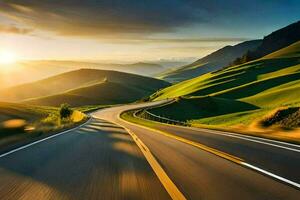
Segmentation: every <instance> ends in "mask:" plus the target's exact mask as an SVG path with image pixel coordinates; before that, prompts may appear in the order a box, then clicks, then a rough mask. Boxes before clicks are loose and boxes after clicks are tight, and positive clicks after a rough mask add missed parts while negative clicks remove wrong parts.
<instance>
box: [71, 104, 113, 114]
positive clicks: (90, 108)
mask: <svg viewBox="0 0 300 200" xmlns="http://www.w3.org/2000/svg"><path fill="white" fill-rule="evenodd" d="M112 106H114V105H86V106H80V107H75V108H73V109H74V110H78V111H80V112H83V113H90V112H93V111H96V110H99V109H104V108H110V107H112Z"/></svg>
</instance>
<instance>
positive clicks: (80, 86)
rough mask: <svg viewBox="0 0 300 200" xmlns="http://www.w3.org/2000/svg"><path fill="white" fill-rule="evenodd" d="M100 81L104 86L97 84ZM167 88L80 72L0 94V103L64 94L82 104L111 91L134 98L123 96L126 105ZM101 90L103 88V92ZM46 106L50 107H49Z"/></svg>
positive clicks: (110, 74)
mask: <svg viewBox="0 0 300 200" xmlns="http://www.w3.org/2000/svg"><path fill="white" fill-rule="evenodd" d="M103 81H106V82H107V83H106V84H99V83H101V82H103ZM108 83H111V84H108ZM168 85H169V84H168V83H167V82H165V81H161V80H157V79H153V78H149V77H144V76H139V75H134V74H128V73H122V72H117V71H108V70H95V69H81V70H76V71H72V72H67V73H64V74H60V75H57V76H54V77H50V78H47V79H43V80H41V81H37V82H33V83H29V84H24V85H20V86H16V87H12V88H8V89H5V90H2V91H0V99H1V100H2V101H24V100H28V99H32V98H40V97H46V96H47V98H46V99H48V97H49V96H52V95H60V94H61V93H66V92H67V93H66V94H65V97H66V98H67V96H74V95H76V96H77V97H78V99H79V100H80V101H81V102H83V103H84V100H85V99H87V100H88V99H90V98H93V97H92V96H94V95H96V96H97V95H100V96H99V97H101V98H104V97H105V94H110V93H112V91H114V90H115V91H118V92H121V93H122V95H123V96H124V98H125V95H126V92H125V91H123V90H128V92H129V93H130V94H132V95H133V97H134V98H136V97H137V98H136V99H134V98H133V97H129V96H128V95H127V99H126V101H125V102H128V101H131V100H133V99H134V100H137V99H139V98H142V97H143V96H146V95H149V94H151V93H153V92H154V91H156V90H158V89H160V88H163V87H166V86H168ZM105 86H106V87H107V88H105ZM70 90H71V91H70ZM133 91H134V92H133ZM99 93H101V94H99ZM115 93H116V92H115ZM137 94H139V95H137ZM110 96H111V94H110ZM123 96H121V95H119V96H115V98H116V99H115V101H117V98H118V99H122V100H124V98H123ZM60 97H61V95H60ZM80 97H81V99H80ZM51 101H52V100H51ZM39 102H41V101H39ZM107 103H109V102H107ZM42 105H48V104H42ZM50 105H53V104H52V103H51V104H50ZM55 105H57V104H55Z"/></svg>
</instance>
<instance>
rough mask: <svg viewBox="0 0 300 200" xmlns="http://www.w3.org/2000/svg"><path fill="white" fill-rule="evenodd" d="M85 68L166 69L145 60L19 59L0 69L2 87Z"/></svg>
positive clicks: (148, 72) (146, 72) (147, 72)
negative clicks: (127, 62)
mask: <svg viewBox="0 0 300 200" xmlns="http://www.w3.org/2000/svg"><path fill="white" fill-rule="evenodd" d="M83 68H86V69H100V70H114V71H121V72H126V73H133V74H138V75H143V76H152V75H154V74H157V73H159V72H162V71H164V70H165V68H164V67H163V66H161V65H159V64H154V63H143V62H138V63H133V64H114V63H99V62H89V61H56V60H40V61H19V62H17V63H14V64H9V65H8V66H7V67H6V70H1V71H0V89H4V88H6V87H12V86H16V85H20V84H24V83H29V82H33V81H38V80H41V79H45V78H48V77H51V76H55V75H58V74H61V73H65V72H69V71H73V70H78V69H83ZM24 74H30V76H24ZM11 77H14V79H11Z"/></svg>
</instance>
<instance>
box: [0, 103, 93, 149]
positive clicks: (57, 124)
mask: <svg viewBox="0 0 300 200" xmlns="http://www.w3.org/2000/svg"><path fill="white" fill-rule="evenodd" d="M86 119H87V116H86V115H85V114H83V113H82V112H80V111H77V110H74V111H73V113H72V115H71V116H70V117H69V118H66V119H61V117H60V115H59V108H55V107H44V106H30V105H24V104H16V103H0V147H4V146H8V145H10V144H14V143H17V142H22V141H24V140H27V139H30V138H35V137H37V136H41V135H44V134H50V133H54V132H58V131H61V130H65V129H68V128H71V127H74V126H76V125H77V124H79V123H82V122H83V121H85V120H86Z"/></svg>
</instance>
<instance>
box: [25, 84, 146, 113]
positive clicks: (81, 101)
mask: <svg viewBox="0 0 300 200" xmlns="http://www.w3.org/2000/svg"><path fill="white" fill-rule="evenodd" d="M150 91H151V90H150ZM150 91H148V92H147V91H145V90H143V89H139V88H136V87H131V86H127V85H126V84H120V83H114V82H109V81H103V82H101V83H97V84H94V85H91V86H85V87H81V88H77V89H74V90H70V91H67V92H65V93H61V94H56V95H52V96H46V97H41V98H36V99H29V100H26V101H23V102H22V103H24V104H29V105H47V106H56V107H57V106H59V105H61V104H63V103H68V104H70V105H71V106H73V107H79V106H84V105H99V104H101V105H110V104H121V103H130V102H134V101H136V100H138V99H140V98H143V97H145V96H146V95H147V93H149V92H150Z"/></svg>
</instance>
